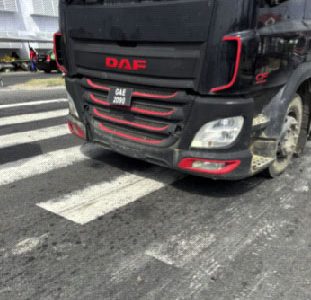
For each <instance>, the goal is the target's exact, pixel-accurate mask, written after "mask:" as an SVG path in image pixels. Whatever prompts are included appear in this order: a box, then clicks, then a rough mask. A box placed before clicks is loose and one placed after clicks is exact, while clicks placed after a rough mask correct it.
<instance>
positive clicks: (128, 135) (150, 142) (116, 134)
mask: <svg viewBox="0 0 311 300" xmlns="http://www.w3.org/2000/svg"><path fill="white" fill-rule="evenodd" d="M98 127H99V129H100V130H102V131H104V132H106V133H110V134H112V135H115V136H118V137H121V138H124V139H127V140H130V141H133V142H139V143H144V144H151V145H157V144H161V143H162V142H163V141H162V140H148V139H143V138H139V137H136V136H133V135H130V134H126V133H123V132H120V131H117V130H113V129H110V128H108V127H106V126H104V125H103V124H99V125H98Z"/></svg>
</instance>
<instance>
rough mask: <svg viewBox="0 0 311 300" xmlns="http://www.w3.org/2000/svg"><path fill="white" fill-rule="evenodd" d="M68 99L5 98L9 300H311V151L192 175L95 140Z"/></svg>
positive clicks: (2, 241) (3, 270)
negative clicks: (217, 175) (222, 176)
mask: <svg viewBox="0 0 311 300" xmlns="http://www.w3.org/2000/svg"><path fill="white" fill-rule="evenodd" d="M66 107H67V103H66V100H65V99H49V100H44V99H41V100H40V99H36V100H35V101H33V100H31V99H29V100H27V101H26V100H25V98H23V97H20V98H17V99H15V101H7V100H5V99H0V299H1V300H6V299H8V300H14V299H19V300H20V299H31V300H35V299H44V300H49V299H72V300H78V299H91V300H93V299H118V300H119V299H120V300H123V299H130V300H132V299H133V300H136V299H147V300H149V299H152V300H153V299H156V300H158V299H168V300H173V299H204V300H205V299H207V300H209V299H211V300H215V299H216V300H217V299H260V300H262V299H282V300H283V299H293V300H294V299H295V300H298V299H299V300H302V299H311V230H310V228H311V191H310V179H311V147H310V144H309V145H308V148H307V151H306V153H305V156H304V157H302V158H301V159H300V160H296V161H295V162H294V164H293V165H292V167H291V169H290V170H289V171H288V172H287V173H286V174H284V175H283V176H281V177H279V178H276V179H274V180H268V179H266V178H265V177H263V176H260V175H259V176H256V177H254V178H250V179H247V180H242V181H238V182H222V181H216V182H215V181H211V180H207V179H204V178H197V177H191V176H185V175H182V174H179V173H176V172H174V171H171V170H167V169H164V168H160V167H155V166H152V165H150V164H148V163H144V162H141V161H138V160H133V159H130V158H126V157H124V156H121V155H118V154H115V153H111V152H109V151H107V150H104V149H102V148H100V147H98V146H94V145H87V144H86V145H85V144H83V142H82V141H80V140H78V139H76V138H75V137H73V136H71V135H69V134H68V131H67V128H66V125H64V122H65V115H66V113H67V108H66Z"/></svg>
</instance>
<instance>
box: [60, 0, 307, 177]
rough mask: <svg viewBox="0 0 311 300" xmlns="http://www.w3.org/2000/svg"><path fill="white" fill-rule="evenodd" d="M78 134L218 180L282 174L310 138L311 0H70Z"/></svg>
mask: <svg viewBox="0 0 311 300" xmlns="http://www.w3.org/2000/svg"><path fill="white" fill-rule="evenodd" d="M59 8H60V24H59V25H60V31H59V32H58V33H56V34H55V37H54V44H55V54H56V57H57V62H58V65H59V68H60V69H61V70H62V71H63V72H65V73H66V87H67V92H68V98H69V110H70V115H69V117H68V124H69V128H70V130H71V131H72V132H73V133H74V134H75V135H77V136H79V137H80V138H83V139H85V140H87V141H89V142H94V143H99V144H101V145H103V146H104V147H105V148H108V149H111V150H113V151H116V152H118V153H121V154H124V155H126V156H130V157H134V158H138V159H143V160H145V161H148V162H151V163H154V164H157V165H160V166H165V167H169V168H173V169H178V170H181V171H184V172H187V173H190V174H194V175H202V176H206V177H210V178H214V179H241V178H245V177H248V176H251V175H254V174H256V173H258V172H261V171H264V170H265V171H266V172H267V174H269V175H270V176H272V177H274V176H277V175H279V174H281V173H282V172H284V171H285V169H286V168H287V167H288V166H289V165H290V162H291V161H292V159H293V157H295V156H298V155H300V154H301V153H302V151H303V149H304V148H305V145H306V143H307V140H308V136H309V134H310V119H311V118H310V109H311V1H310V0H60V5H59Z"/></svg>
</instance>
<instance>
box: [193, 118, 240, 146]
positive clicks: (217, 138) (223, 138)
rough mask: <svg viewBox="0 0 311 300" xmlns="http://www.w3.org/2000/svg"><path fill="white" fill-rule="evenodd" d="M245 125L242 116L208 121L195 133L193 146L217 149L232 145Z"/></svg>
mask: <svg viewBox="0 0 311 300" xmlns="http://www.w3.org/2000/svg"><path fill="white" fill-rule="evenodd" d="M243 125H244V117H242V116H238V117H233V118H226V119H220V120H217V121H213V122H210V123H207V124H205V125H204V126H202V128H201V129H200V130H199V132H198V133H197V134H196V135H195V137H194V139H193V141H192V143H191V148H201V149H215V148H224V147H227V146H230V145H231V144H232V143H233V142H234V141H235V140H236V139H237V137H238V135H239V134H240V132H241V130H242V128H243Z"/></svg>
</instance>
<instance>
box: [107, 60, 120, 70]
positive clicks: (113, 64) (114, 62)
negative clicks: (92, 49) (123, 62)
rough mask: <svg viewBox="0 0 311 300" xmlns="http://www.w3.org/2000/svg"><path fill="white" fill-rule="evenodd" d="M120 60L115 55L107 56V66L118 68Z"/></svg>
mask: <svg viewBox="0 0 311 300" xmlns="http://www.w3.org/2000/svg"><path fill="white" fill-rule="evenodd" d="M118 65H119V61H118V60H117V59H116V58H114V57H106V67H108V68H113V69H115V68H118Z"/></svg>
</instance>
